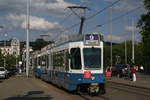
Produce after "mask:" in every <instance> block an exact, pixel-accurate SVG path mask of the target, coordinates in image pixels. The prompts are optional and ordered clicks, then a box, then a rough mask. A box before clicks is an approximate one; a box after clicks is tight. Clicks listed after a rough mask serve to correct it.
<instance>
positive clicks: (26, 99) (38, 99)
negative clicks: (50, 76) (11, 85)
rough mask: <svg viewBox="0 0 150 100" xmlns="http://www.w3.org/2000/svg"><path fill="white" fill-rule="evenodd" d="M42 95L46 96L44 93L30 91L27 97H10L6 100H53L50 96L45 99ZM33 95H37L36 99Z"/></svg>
mask: <svg viewBox="0 0 150 100" xmlns="http://www.w3.org/2000/svg"><path fill="white" fill-rule="evenodd" d="M41 94H44V92H43V91H30V92H28V93H27V94H26V95H23V96H17V97H10V98H7V99H5V100H51V99H52V97H49V96H46V97H45V96H44V97H43V96H41ZM33 95H36V97H32V96H33ZM39 95H40V96H39Z"/></svg>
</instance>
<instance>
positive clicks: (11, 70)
mask: <svg viewBox="0 0 150 100" xmlns="http://www.w3.org/2000/svg"><path fill="white" fill-rule="evenodd" d="M6 69H7V71H8V72H9V73H8V76H12V75H15V74H16V72H17V68H16V66H7V67H6Z"/></svg>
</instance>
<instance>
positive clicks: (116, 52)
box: [104, 41, 142, 67]
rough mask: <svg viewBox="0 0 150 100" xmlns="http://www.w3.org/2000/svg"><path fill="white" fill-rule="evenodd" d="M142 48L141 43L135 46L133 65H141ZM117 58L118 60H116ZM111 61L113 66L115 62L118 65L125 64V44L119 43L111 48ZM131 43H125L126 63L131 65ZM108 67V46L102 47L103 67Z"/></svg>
mask: <svg viewBox="0 0 150 100" xmlns="http://www.w3.org/2000/svg"><path fill="white" fill-rule="evenodd" d="M141 49H142V46H141V43H137V44H135V64H136V65H141V64H142V61H141V56H142V51H141ZM117 56H119V59H117ZM112 59H113V65H115V64H117V60H118V61H119V64H125V43H124V42H123V43H120V44H116V45H113V46H112ZM131 59H132V41H127V63H128V64H132V61H131ZM108 65H110V46H109V45H105V46H104V66H105V67H106V66H108Z"/></svg>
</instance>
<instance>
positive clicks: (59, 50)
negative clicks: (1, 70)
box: [36, 34, 105, 93]
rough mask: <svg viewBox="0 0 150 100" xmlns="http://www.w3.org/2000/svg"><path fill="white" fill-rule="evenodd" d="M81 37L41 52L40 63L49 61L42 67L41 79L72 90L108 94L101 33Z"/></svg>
mask: <svg viewBox="0 0 150 100" xmlns="http://www.w3.org/2000/svg"><path fill="white" fill-rule="evenodd" d="M79 37H80V38H77V37H75V36H74V37H73V39H71V40H68V41H66V42H63V43H60V44H56V45H53V46H52V45H51V46H48V47H46V48H47V49H46V50H45V51H43V52H41V53H40V54H38V56H39V57H38V58H37V59H39V61H40V62H43V63H40V64H43V65H44V64H45V65H44V66H42V65H40V67H39V68H38V70H39V69H41V70H42V71H41V73H40V78H42V79H43V80H46V81H50V82H52V83H53V84H56V85H57V86H59V87H63V88H65V89H67V90H69V91H76V90H78V91H84V92H85V91H87V92H89V93H104V92H105V87H104V85H105V77H104V74H103V41H102V40H100V35H98V34H86V35H84V36H83V35H82V36H79ZM76 38H77V39H76ZM40 59H41V60H40ZM36 66H37V65H36ZM38 66H39V65H38ZM43 67H44V68H43ZM43 69H44V70H45V71H43ZM39 72H40V71H39Z"/></svg>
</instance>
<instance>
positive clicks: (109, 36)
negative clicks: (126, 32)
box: [104, 34, 122, 42]
mask: <svg viewBox="0 0 150 100" xmlns="http://www.w3.org/2000/svg"><path fill="white" fill-rule="evenodd" d="M104 40H106V41H110V40H111V35H110V34H108V35H105V36H104ZM112 41H113V42H120V41H122V37H120V36H116V35H112Z"/></svg>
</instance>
